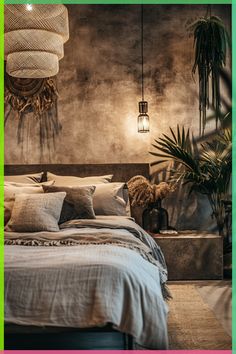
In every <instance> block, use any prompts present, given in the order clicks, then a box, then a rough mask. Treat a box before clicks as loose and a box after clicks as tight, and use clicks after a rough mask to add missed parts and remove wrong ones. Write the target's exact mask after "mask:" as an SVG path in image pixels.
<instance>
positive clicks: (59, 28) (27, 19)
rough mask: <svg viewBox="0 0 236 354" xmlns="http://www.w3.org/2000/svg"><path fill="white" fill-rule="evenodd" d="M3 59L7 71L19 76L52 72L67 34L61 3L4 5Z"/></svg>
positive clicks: (57, 65) (54, 71)
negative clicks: (30, 6)
mask: <svg viewBox="0 0 236 354" xmlns="http://www.w3.org/2000/svg"><path fill="white" fill-rule="evenodd" d="M4 26H5V59H6V61H7V64H6V71H7V73H8V74H9V75H11V76H15V77H21V78H43V77H49V76H54V75H56V74H57V72H58V70H59V63H58V61H59V60H60V59H61V58H62V57H63V56H64V48H63V44H64V43H65V42H66V41H67V40H68V38H69V25H68V12H67V8H66V7H65V6H64V5H32V8H31V11H29V10H28V9H27V5H5V24H4Z"/></svg>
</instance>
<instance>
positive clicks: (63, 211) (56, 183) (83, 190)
mask: <svg viewBox="0 0 236 354" xmlns="http://www.w3.org/2000/svg"><path fill="white" fill-rule="evenodd" d="M42 175H43V173H40V174H33V175H21V176H6V177H5V183H4V190H5V198H4V199H5V205H4V209H5V219H4V221H5V224H6V227H5V229H6V230H8V231H17V232H21V231H22V232H24V231H25V232H34V231H58V230H59V228H58V224H61V223H64V222H66V221H68V220H72V219H80V218H83V219H94V218H96V215H120V216H125V215H127V208H128V209H129V203H128V201H129V198H128V191H127V189H126V188H125V186H126V185H125V183H120V182H114V183H112V182H111V179H112V177H113V176H112V175H105V176H92V177H84V178H81V177H75V176H58V175H55V174H52V173H50V172H48V174H47V176H48V182H45V183H43V184H41V183H39V181H41V178H42ZM29 180H30V181H32V183H30V184H29V183H26V182H28V181H29ZM16 181H18V182H16ZM33 181H34V182H35V183H33ZM37 181H38V182H37ZM36 182H37V183H36ZM43 193H44V194H43ZM128 213H129V210H128Z"/></svg>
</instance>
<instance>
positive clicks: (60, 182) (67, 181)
mask: <svg viewBox="0 0 236 354" xmlns="http://www.w3.org/2000/svg"><path fill="white" fill-rule="evenodd" d="M112 177H113V175H105V176H91V177H75V176H59V175H54V174H53V173H51V172H47V180H48V181H52V180H53V181H55V185H57V186H70V187H72V186H78V185H94V184H100V183H109V182H111V179H112Z"/></svg>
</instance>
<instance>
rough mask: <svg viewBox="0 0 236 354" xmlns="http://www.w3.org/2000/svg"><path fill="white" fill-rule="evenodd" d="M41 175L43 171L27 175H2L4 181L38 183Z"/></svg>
mask: <svg viewBox="0 0 236 354" xmlns="http://www.w3.org/2000/svg"><path fill="white" fill-rule="evenodd" d="M42 177H43V172H39V173H32V174H27V175H15V176H4V182H18V183H39V182H41V180H42Z"/></svg>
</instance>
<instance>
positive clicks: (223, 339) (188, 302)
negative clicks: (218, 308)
mask: <svg viewBox="0 0 236 354" xmlns="http://www.w3.org/2000/svg"><path fill="white" fill-rule="evenodd" d="M169 288H170V291H171V293H172V296H173V299H172V300H171V301H169V308H170V312H169V319H168V329H169V349H173V350H174V349H186V350H230V349H231V348H232V341H231V337H230V336H229V335H228V334H227V333H226V332H225V330H224V328H223V327H222V326H221V324H220V322H219V321H218V320H217V318H216V317H215V315H214V312H213V311H212V310H211V309H210V308H209V306H208V305H207V304H206V303H205V302H204V301H203V299H202V298H201V296H200V294H199V292H198V291H197V289H196V287H195V285H188V284H186V285H185V284H183V285H182V284H170V285H169Z"/></svg>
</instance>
